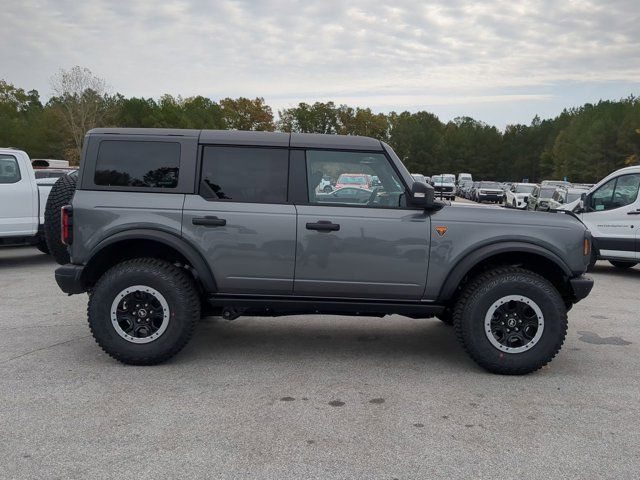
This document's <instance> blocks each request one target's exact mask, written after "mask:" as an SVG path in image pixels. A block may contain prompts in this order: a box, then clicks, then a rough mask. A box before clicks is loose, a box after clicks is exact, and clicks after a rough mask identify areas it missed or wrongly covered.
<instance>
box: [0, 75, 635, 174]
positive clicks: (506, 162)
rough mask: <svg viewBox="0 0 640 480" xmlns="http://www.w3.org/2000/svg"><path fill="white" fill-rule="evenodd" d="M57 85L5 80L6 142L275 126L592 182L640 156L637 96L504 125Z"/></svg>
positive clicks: (75, 141)
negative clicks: (99, 130) (104, 130)
mask: <svg viewBox="0 0 640 480" xmlns="http://www.w3.org/2000/svg"><path fill="white" fill-rule="evenodd" d="M51 85H52V90H53V96H52V97H51V98H50V99H49V100H48V101H46V102H43V101H42V99H41V98H40V94H39V93H38V92H37V91H36V90H29V91H25V90H24V89H22V88H19V87H17V86H15V85H12V84H10V83H7V82H6V81H4V80H0V145H2V146H12V147H16V148H20V149H23V150H25V151H27V153H29V155H30V156H31V157H32V158H65V159H69V160H71V161H72V162H73V163H77V161H78V159H79V157H80V152H81V148H82V139H83V137H84V134H85V132H86V131H87V130H89V129H91V128H95V127H145V128H151V127H153V128H195V129H202V128H205V129H235V130H265V131H276V130H277V131H284V132H306V133H329V134H345V135H366V136H370V137H375V138H378V139H380V140H383V141H385V142H388V143H389V144H390V145H391V146H392V147H393V148H394V150H395V151H396V153H397V154H398V156H400V158H401V159H402V160H403V162H404V163H405V164H406V165H407V167H408V168H409V170H410V171H411V172H415V173H422V174H424V175H433V174H437V173H459V172H468V173H471V174H472V175H473V176H474V178H478V179H487V180H489V179H491V180H498V181H504V180H515V181H520V180H522V179H523V178H528V179H529V180H530V181H540V180H542V179H551V178H554V179H562V178H564V177H567V178H568V179H569V180H570V181H574V182H595V181H597V180H599V179H601V178H602V177H604V176H605V175H607V174H609V173H610V172H612V171H613V170H615V169H617V168H621V167H623V166H627V165H637V164H638V163H640V99H638V98H636V97H634V96H629V97H628V98H625V99H621V100H618V101H609V100H607V101H599V102H598V103H596V104H585V105H583V106H581V107H577V108H571V109H566V110H564V111H563V112H562V113H561V114H560V115H558V116H557V117H555V118H552V119H546V120H541V119H540V118H539V117H537V116H536V117H535V118H534V119H533V120H532V121H531V123H530V124H529V125H521V124H518V125H508V126H507V127H506V128H505V130H504V131H500V130H498V129H497V128H496V127H494V126H491V125H487V124H485V123H483V122H481V121H478V120H475V119H473V118H470V117H458V118H455V119H454V120H451V121H449V122H446V123H445V122H442V121H440V119H438V117H437V116H436V115H434V114H433V113H430V112H426V111H419V112H415V113H410V112H406V111H405V112H401V113H396V112H391V113H389V114H384V113H374V112H372V111H371V109H369V108H360V107H350V106H347V105H336V104H334V103H333V102H326V103H322V102H315V103H313V104H307V103H299V104H298V105H297V106H294V107H291V108H285V109H283V110H280V111H278V112H277V113H278V115H277V118H276V117H275V116H274V113H273V110H272V109H271V107H270V106H269V105H267V104H266V103H265V101H264V99H263V98H253V99H251V98H244V97H240V98H223V99H220V100H219V101H217V102H216V101H214V100H212V99H210V98H207V97H203V96H194V97H189V98H182V97H180V96H172V95H169V94H167V95H163V96H162V97H160V98H159V99H153V98H143V97H130V98H127V97H125V96H124V95H121V94H119V93H115V94H114V93H110V92H109V91H108V87H107V84H106V82H105V81H104V80H102V79H100V78H98V77H96V76H94V75H93V74H92V73H91V72H90V71H89V70H87V69H84V68H81V67H74V68H72V69H70V70H67V71H64V70H61V71H60V72H59V73H58V74H57V75H55V76H54V77H53V78H52V81H51Z"/></svg>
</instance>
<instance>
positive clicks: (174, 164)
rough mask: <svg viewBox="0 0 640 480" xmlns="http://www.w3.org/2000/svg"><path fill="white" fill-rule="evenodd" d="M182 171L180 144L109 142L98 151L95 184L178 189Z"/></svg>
mask: <svg viewBox="0 0 640 480" xmlns="http://www.w3.org/2000/svg"><path fill="white" fill-rule="evenodd" d="M179 169H180V144H179V143H174V142H135V141H121V140H119V141H116V140H106V141H103V142H101V143H100V149H99V150H98V160H97V162H96V174H95V184H96V185H105V186H112V187H152V188H176V187H177V186H178V173H179Z"/></svg>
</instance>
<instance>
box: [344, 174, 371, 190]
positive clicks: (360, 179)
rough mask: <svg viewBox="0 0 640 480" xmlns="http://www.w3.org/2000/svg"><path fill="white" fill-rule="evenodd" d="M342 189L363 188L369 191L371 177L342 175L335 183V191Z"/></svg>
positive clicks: (365, 175) (366, 175)
mask: <svg viewBox="0 0 640 480" xmlns="http://www.w3.org/2000/svg"><path fill="white" fill-rule="evenodd" d="M344 187H356V188H363V189H365V190H371V189H372V188H373V177H372V176H371V175H369V174H364V173H343V174H342V175H340V176H339V177H338V180H337V181H336V186H335V188H336V190H337V189H339V188H344Z"/></svg>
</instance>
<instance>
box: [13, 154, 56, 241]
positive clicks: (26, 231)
mask: <svg viewBox="0 0 640 480" xmlns="http://www.w3.org/2000/svg"><path fill="white" fill-rule="evenodd" d="M55 181H56V179H55V178H54V179H51V178H44V179H36V175H35V173H34V170H33V167H32V166H31V160H30V159H29V156H28V155H27V154H26V153H25V152H23V151H22V150H15V149H12V148H0V246H3V245H4V246H9V245H25V244H26V245H35V246H36V247H37V248H38V250H40V251H41V252H44V253H49V249H48V248H47V243H46V239H45V237H44V210H45V205H46V202H47V197H48V196H49V192H50V191H51V187H52V185H53V183H54V182H55Z"/></svg>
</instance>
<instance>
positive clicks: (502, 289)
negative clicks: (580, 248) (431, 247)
mask: <svg viewBox="0 0 640 480" xmlns="http://www.w3.org/2000/svg"><path fill="white" fill-rule="evenodd" d="M453 322H454V326H455V329H456V334H457V336H458V339H459V340H460V342H461V343H462V345H463V346H464V348H465V350H467V352H468V353H469V355H470V356H471V358H472V359H473V360H474V361H475V362H476V363H477V364H478V365H480V366H481V367H483V368H485V369H486V370H489V371H490V372H493V373H500V374H508V375H522V374H526V373H530V372H533V371H536V370H538V369H539V368H541V367H542V366H544V365H546V364H547V363H549V362H550V361H551V360H552V359H553V357H555V355H556V354H557V353H558V351H559V350H560V348H561V347H562V344H563V343H564V339H565V336H566V334H567V309H566V306H565V304H564V302H563V300H562V297H561V296H560V294H559V293H558V291H557V290H556V288H555V287H554V286H553V285H552V284H551V283H550V282H549V281H547V280H545V279H544V278H543V277H541V276H540V275H537V274H536V273H533V272H531V271H528V270H525V269H522V268H516V267H503V268H496V269H494V270H490V271H487V272H485V273H483V274H480V275H478V276H477V277H475V278H474V279H473V280H471V282H470V283H469V284H468V285H467V286H466V287H465V289H464V290H463V293H462V294H461V296H460V298H459V300H458V302H457V303H456V308H455V310H454V314H453Z"/></svg>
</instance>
